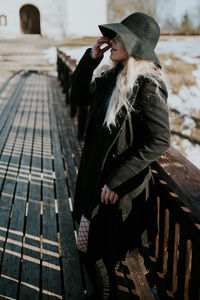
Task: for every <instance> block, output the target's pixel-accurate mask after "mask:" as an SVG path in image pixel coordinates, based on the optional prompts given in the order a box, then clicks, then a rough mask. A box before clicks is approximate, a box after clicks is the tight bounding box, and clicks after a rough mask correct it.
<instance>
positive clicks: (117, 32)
mask: <svg viewBox="0 0 200 300" xmlns="http://www.w3.org/2000/svg"><path fill="white" fill-rule="evenodd" d="M99 28H100V30H101V32H102V34H103V36H102V37H101V38H100V39H98V40H97V42H96V43H95V45H94V46H93V48H92V49H88V50H87V51H86V53H85V54H84V56H83V57H82V59H81V61H80V62H79V64H78V66H77V68H76V70H75V72H74V74H73V80H72V88H71V93H70V98H71V103H73V104H77V105H91V107H90V112H89V118H88V124H87V129H86V133H85V141H84V148H83V153H82V159H81V163H80V168H79V172H78V179H77V184H76V192H75V200H74V201H75V202H74V218H75V220H77V221H78V222H80V220H81V223H80V230H79V242H80V236H81V232H82V230H84V228H83V225H84V224H86V225H87V226H88V229H89V237H88V244H87V249H84V250H83V251H84V252H86V251H87V258H89V260H90V261H91V262H93V263H95V262H97V265H98V266H100V267H101V270H102V267H104V266H105V267H106V268H105V269H104V276H106V274H108V276H109V286H110V290H111V293H110V294H111V296H110V298H109V299H111V298H112V295H114V293H115V291H116V282H115V276H114V275H115V274H114V266H115V263H116V261H118V260H122V259H124V258H125V256H126V253H127V252H128V251H131V250H133V249H135V248H137V247H139V246H141V245H142V244H143V243H146V242H148V241H151V240H152V239H153V238H154V237H155V235H156V232H157V224H156V218H157V217H156V201H155V197H154V193H153V180H152V173H151V169H150V164H151V163H152V162H153V161H154V160H156V159H157V158H158V157H159V156H160V155H161V154H163V153H164V152H165V151H166V150H167V149H168V147H169V143H170V129H169V120H168V108H167V103H166V100H167V90H166V87H165V84H164V81H163V80H164V79H163V78H164V76H163V71H162V68H161V66H160V62H159V60H158V58H157V56H156V54H155V52H154V48H155V46H156V44H157V42H158V39H159V36H160V30H159V26H158V24H157V23H156V21H155V20H154V19H153V18H152V17H150V16H148V15H146V14H144V13H139V12H137V13H133V14H131V15H130V16H128V17H127V18H126V19H124V20H123V21H122V22H121V23H115V24H106V25H100V26H99ZM103 44H106V46H105V47H104V48H103V49H102V46H103ZM109 49H111V54H110V58H111V60H112V61H113V62H114V64H115V66H114V67H113V68H111V69H110V70H107V71H105V72H104V73H102V74H101V76H100V77H97V78H95V80H94V81H92V76H93V71H94V69H95V68H96V67H97V66H98V65H99V63H100V62H101V60H102V58H103V53H104V52H106V51H107V50H109ZM80 249H81V246H80V244H79V250H80ZM105 270H106V271H107V273H106V272H105ZM102 297H104V299H107V296H106V295H104V296H102ZM113 299H115V296H113Z"/></svg>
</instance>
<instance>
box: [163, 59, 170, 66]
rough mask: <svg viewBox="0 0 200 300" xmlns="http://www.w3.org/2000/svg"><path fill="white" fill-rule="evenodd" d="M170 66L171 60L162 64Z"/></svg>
mask: <svg viewBox="0 0 200 300" xmlns="http://www.w3.org/2000/svg"><path fill="white" fill-rule="evenodd" d="M171 64H172V60H171V59H170V58H169V59H168V60H166V61H165V62H164V65H165V66H171Z"/></svg>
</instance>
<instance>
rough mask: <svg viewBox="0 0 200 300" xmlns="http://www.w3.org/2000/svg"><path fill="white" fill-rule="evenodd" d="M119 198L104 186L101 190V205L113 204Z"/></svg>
mask: <svg viewBox="0 0 200 300" xmlns="http://www.w3.org/2000/svg"><path fill="white" fill-rule="evenodd" d="M118 198H119V196H118V195H117V194H116V193H115V192H113V191H112V190H111V189H109V187H108V186H107V185H106V184H105V185H104V187H103V188H102V190H101V203H105V204H109V203H110V204H115V203H116V202H117V200H118Z"/></svg>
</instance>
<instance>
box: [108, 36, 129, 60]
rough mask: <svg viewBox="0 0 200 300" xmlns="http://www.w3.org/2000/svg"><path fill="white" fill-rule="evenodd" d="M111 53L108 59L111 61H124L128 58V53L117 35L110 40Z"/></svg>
mask: <svg viewBox="0 0 200 300" xmlns="http://www.w3.org/2000/svg"><path fill="white" fill-rule="evenodd" d="M110 45H111V54H110V59H111V60H113V61H116V62H118V61H121V62H123V61H125V60H126V59H127V58H128V53H127V52H126V49H125V47H124V43H123V41H122V39H121V37H120V36H119V35H116V36H115V37H114V38H113V39H112V40H110Z"/></svg>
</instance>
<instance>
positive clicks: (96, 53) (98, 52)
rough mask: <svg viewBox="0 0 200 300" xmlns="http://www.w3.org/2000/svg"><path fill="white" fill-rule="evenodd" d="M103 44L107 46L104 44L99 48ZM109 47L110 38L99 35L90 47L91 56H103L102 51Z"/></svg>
mask: <svg viewBox="0 0 200 300" xmlns="http://www.w3.org/2000/svg"><path fill="white" fill-rule="evenodd" d="M103 44H107V46H105V47H104V48H102V49H101V46H102V45H103ZM110 48H111V45H110V40H109V38H107V37H103V36H102V37H100V38H99V39H98V40H97V41H96V43H95V44H94V46H93V47H92V50H93V52H92V58H94V59H97V58H100V57H102V56H103V54H104V52H106V51H107V50H109V49H110Z"/></svg>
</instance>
